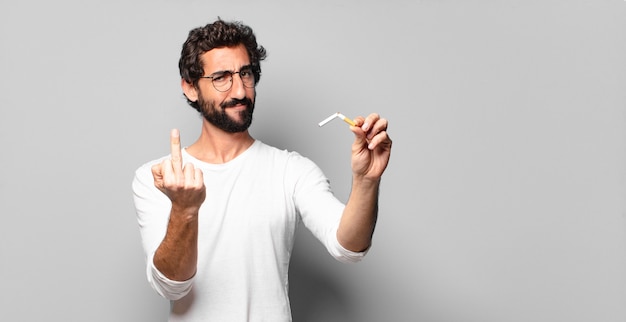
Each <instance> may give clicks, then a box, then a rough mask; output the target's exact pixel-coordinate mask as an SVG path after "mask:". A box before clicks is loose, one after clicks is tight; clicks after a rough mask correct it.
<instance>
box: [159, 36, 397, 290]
mask: <svg viewBox="0 0 626 322" xmlns="http://www.w3.org/2000/svg"><path fill="white" fill-rule="evenodd" d="M202 61H203V63H204V71H205V75H210V74H212V73H215V72H217V71H224V70H230V71H239V69H240V68H241V67H242V66H246V65H248V64H249V63H250V60H249V57H248V54H247V52H246V50H245V48H244V47H243V46H237V47H226V48H216V49H213V50H210V51H208V52H206V53H204V54H203V55H202ZM181 87H182V88H183V92H184V93H185V95H186V96H187V98H189V99H190V100H192V101H197V100H198V98H199V97H202V98H203V99H204V100H205V101H207V102H209V103H211V104H212V105H213V108H218V109H221V107H220V104H221V103H223V102H226V101H230V100H231V99H234V98H238V99H241V98H244V97H248V98H249V99H251V100H252V101H253V102H254V99H255V97H256V92H255V89H254V88H246V87H244V86H243V84H242V82H241V79H240V78H239V77H237V76H235V77H233V85H232V88H231V89H230V90H229V91H226V92H218V91H217V90H215V88H214V87H213V85H212V83H211V80H210V79H200V81H199V83H198V88H195V87H194V86H193V85H192V84H189V83H187V82H186V81H184V80H182V81H181ZM201 95H202V96H201ZM244 108H245V106H241V105H238V106H234V107H229V108H226V113H227V114H228V115H229V117H230V118H232V119H233V120H237V121H241V119H240V117H239V115H238V113H237V112H238V111H240V110H241V109H244ZM354 122H355V124H356V125H355V126H351V127H350V130H351V131H352V133H354V137H355V140H354V142H353V144H352V159H351V166H352V191H351V192H350V197H349V199H348V202H347V203H346V207H345V209H344V212H343V214H342V217H341V222H340V224H339V228H338V230H337V239H338V241H339V243H340V244H341V245H342V246H343V247H344V248H346V249H348V250H351V251H355V252H359V251H363V250H366V249H367V248H369V247H370V245H371V241H372V235H373V233H374V228H375V226H376V219H377V215H378V192H379V187H380V179H381V176H382V174H383V172H384V171H385V169H386V167H387V164H388V162H389V157H390V153H391V139H390V138H389V136H388V135H387V126H388V122H387V120H386V119H384V118H381V117H380V116H379V115H378V114H376V113H373V114H370V115H368V116H367V117H361V116H359V117H357V118H355V119H354ZM252 143H254V139H253V138H252V137H251V136H250V134H249V132H248V131H247V130H246V131H243V132H238V133H227V132H225V131H223V130H221V129H218V128H216V127H215V126H213V125H212V124H211V123H209V122H208V121H206V120H204V119H203V122H202V131H201V133H200V137H199V138H198V140H197V141H196V142H195V143H193V144H192V145H191V146H189V147H188V148H187V152H188V153H189V154H191V155H192V156H194V157H195V158H197V159H199V160H202V161H205V162H208V163H225V162H228V161H230V160H232V159H234V158H235V157H237V156H238V155H239V154H241V153H242V152H244V151H245V150H246V149H248V148H249V147H250V145H252ZM170 146H171V152H172V159H171V160H164V161H163V162H162V163H160V164H156V165H154V166H153V167H152V175H153V177H154V184H155V186H156V187H157V188H158V189H159V190H161V191H162V192H163V193H164V194H165V195H167V196H168V198H169V199H170V200H171V201H172V209H171V212H170V220H169V223H168V228H167V232H166V234H165V238H164V239H163V241H162V242H161V245H160V246H159V247H158V249H157V251H156V253H155V255H154V265H155V267H156V268H157V269H158V270H159V271H160V272H161V273H163V274H164V275H165V276H167V277H168V278H169V279H172V280H177V281H184V280H188V279H189V278H191V277H193V275H194V274H195V272H196V262H197V258H198V251H197V249H198V248H197V240H198V210H199V209H200V206H201V205H202V203H203V202H204V200H205V198H206V190H205V186H204V180H203V176H202V172H201V171H200V170H199V169H195V168H194V166H193V164H191V163H188V164H185V165H183V164H182V157H181V145H180V133H179V132H178V130H176V129H174V130H172V132H171V138H170Z"/></svg>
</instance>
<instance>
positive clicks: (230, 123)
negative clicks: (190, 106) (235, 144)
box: [198, 97, 254, 133]
mask: <svg viewBox="0 0 626 322" xmlns="http://www.w3.org/2000/svg"><path fill="white" fill-rule="evenodd" d="M238 104H243V105H245V106H246V109H245V110H243V111H240V112H239V117H241V120H242V121H241V122H240V121H238V120H233V119H232V118H230V117H229V116H228V114H226V109H227V108H229V107H232V106H235V105H238ZM198 105H200V107H201V108H202V111H201V112H200V113H201V114H202V116H203V117H204V119H205V120H207V121H208V122H209V123H211V124H213V125H214V126H215V127H217V128H219V129H221V130H223V131H225V132H228V133H239V132H244V131H246V130H247V129H248V128H249V127H250V125H251V124H252V114H253V112H254V102H252V100H250V99H249V98H247V97H246V98H244V99H233V100H230V101H228V102H224V103H222V104H220V107H221V110H218V109H216V108H215V105H213V104H211V103H209V102H205V101H204V100H202V99H201V98H198Z"/></svg>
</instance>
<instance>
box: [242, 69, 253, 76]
mask: <svg viewBox="0 0 626 322" xmlns="http://www.w3.org/2000/svg"><path fill="white" fill-rule="evenodd" d="M239 75H241V77H245V78H251V77H253V76H254V75H253V74H252V70H251V69H250V68H246V69H242V70H240V71H239Z"/></svg>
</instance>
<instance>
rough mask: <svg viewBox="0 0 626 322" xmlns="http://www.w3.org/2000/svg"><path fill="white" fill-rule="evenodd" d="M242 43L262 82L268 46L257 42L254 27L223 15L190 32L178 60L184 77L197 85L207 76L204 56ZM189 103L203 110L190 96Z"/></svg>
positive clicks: (256, 74)
mask: <svg viewBox="0 0 626 322" xmlns="http://www.w3.org/2000/svg"><path fill="white" fill-rule="evenodd" d="M240 44H243V45H244V46H245V47H246V51H247V52H248V56H249V57H250V64H251V65H252V72H253V73H254V79H255V80H256V82H257V83H258V82H259V79H261V61H262V60H264V59H265V57H266V52H265V48H263V46H260V45H258V44H257V42H256V36H255V35H254V32H253V31H252V28H250V27H248V26H246V25H244V24H243V23H241V22H238V21H235V22H226V21H223V20H222V19H221V18H219V17H218V19H217V20H216V21H215V22H213V23H209V24H207V25H206V26H204V27H198V28H195V29H192V30H191V31H189V36H188V37H187V40H186V41H185V43H184V44H183V49H182V51H181V54H180V60H179V61H178V69H179V71H180V76H181V77H182V78H183V79H184V80H185V81H186V82H187V83H189V84H193V86H196V87H197V86H198V80H199V79H200V77H202V75H204V69H203V66H202V60H201V57H200V56H201V55H202V54H204V53H205V52H207V51H209V50H211V49H214V48H222V47H235V46H237V45H240ZM187 102H188V103H189V105H191V106H192V107H193V108H195V109H196V110H198V111H200V108H201V107H200V106H198V103H197V102H192V101H190V100H189V99H187Z"/></svg>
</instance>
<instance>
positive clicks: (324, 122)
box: [317, 112, 356, 126]
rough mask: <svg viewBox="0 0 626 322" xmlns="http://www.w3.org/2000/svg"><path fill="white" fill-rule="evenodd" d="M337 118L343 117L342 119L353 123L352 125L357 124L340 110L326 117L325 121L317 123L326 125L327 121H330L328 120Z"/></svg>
mask: <svg viewBox="0 0 626 322" xmlns="http://www.w3.org/2000/svg"><path fill="white" fill-rule="evenodd" d="M335 118H338V119H341V120H343V121H344V122H346V123H348V124H350V125H352V126H356V124H355V123H354V121H352V120H351V119H349V118H347V117H346V116H345V115H343V114H341V113H339V112H337V113H335V114H333V115H331V116H329V117H327V118H326V119H324V120H323V121H321V122H319V123H318V124H317V125H319V126H324V125H326V123H328V122H330V121H332V120H333V119H335Z"/></svg>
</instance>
